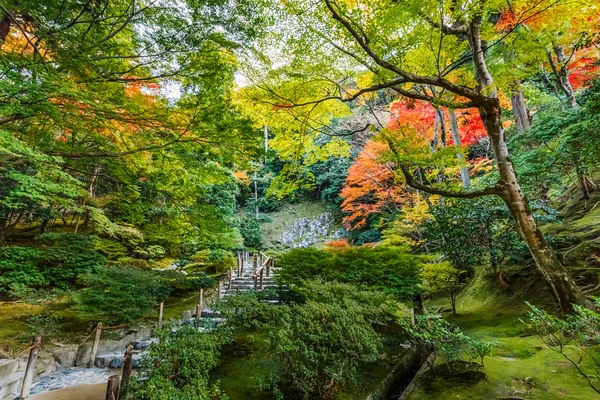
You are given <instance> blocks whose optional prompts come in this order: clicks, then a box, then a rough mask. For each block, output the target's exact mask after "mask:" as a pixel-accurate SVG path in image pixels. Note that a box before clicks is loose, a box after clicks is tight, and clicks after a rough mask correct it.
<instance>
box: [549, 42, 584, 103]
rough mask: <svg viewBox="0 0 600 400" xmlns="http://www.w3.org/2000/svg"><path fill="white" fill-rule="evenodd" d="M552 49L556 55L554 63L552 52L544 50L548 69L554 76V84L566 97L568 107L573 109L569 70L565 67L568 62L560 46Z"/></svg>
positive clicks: (573, 98) (573, 100) (573, 93)
mask: <svg viewBox="0 0 600 400" xmlns="http://www.w3.org/2000/svg"><path fill="white" fill-rule="evenodd" d="M552 49H553V50H554V54H556V61H555V60H554V57H553V56H552V52H551V51H550V50H549V49H546V55H547V56H548V62H549V63H550V68H552V73H553V74H554V79H555V80H556V84H557V86H558V88H559V89H560V90H561V91H562V92H563V93H564V95H565V96H566V97H567V103H568V104H569V106H571V107H573V108H574V107H577V101H576V100H575V92H574V91H573V87H572V86H571V82H569V69H568V67H567V63H568V62H569V60H568V58H567V56H566V55H565V51H564V49H563V47H562V46H561V45H559V44H554V45H553V46H552Z"/></svg>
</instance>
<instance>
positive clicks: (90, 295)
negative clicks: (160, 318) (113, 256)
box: [73, 267, 171, 324]
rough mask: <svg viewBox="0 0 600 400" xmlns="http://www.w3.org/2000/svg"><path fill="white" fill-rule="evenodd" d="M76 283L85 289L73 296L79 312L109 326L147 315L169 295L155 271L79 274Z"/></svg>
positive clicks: (108, 270)
mask: <svg viewBox="0 0 600 400" xmlns="http://www.w3.org/2000/svg"><path fill="white" fill-rule="evenodd" d="M79 283H80V284H81V285H83V286H86V288H85V289H83V290H81V291H79V292H76V293H74V294H73V300H74V302H75V303H76V305H77V309H78V310H79V312H80V313H81V314H82V315H83V316H86V317H87V316H89V315H94V316H96V317H97V319H98V320H101V321H103V322H106V323H109V324H121V323H127V322H131V321H134V320H136V319H139V318H140V317H143V316H145V315H148V314H150V313H151V312H152V309H153V308H154V307H155V306H156V305H157V304H158V302H159V301H162V300H164V299H166V298H167V297H168V296H169V294H170V292H171V287H170V286H169V285H168V284H167V283H165V281H164V280H163V279H161V275H160V273H158V272H154V271H136V270H130V269H121V268H117V267H104V268H101V269H99V270H98V271H97V273H86V274H83V275H82V276H80V278H79Z"/></svg>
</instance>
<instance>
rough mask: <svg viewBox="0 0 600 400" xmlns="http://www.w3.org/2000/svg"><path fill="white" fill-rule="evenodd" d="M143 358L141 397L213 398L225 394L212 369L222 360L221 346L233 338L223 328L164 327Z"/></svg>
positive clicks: (138, 395) (145, 399)
mask: <svg viewBox="0 0 600 400" xmlns="http://www.w3.org/2000/svg"><path fill="white" fill-rule="evenodd" d="M157 336H158V342H157V343H156V344H154V345H152V346H151V347H150V348H149V349H148V352H147V353H146V355H145V356H144V358H143V360H142V362H141V375H140V378H139V379H138V380H137V384H138V386H139V388H138V389H137V390H135V392H134V393H133V396H132V397H133V399H137V400H187V399H200V400H210V399H214V398H215V397H216V396H219V395H220V394H221V391H220V389H219V384H218V382H212V381H211V379H210V371H211V370H212V369H214V368H215V367H216V366H217V364H218V363H219V359H220V349H221V347H222V346H223V345H224V344H226V343H228V342H230V341H231V338H230V336H229V335H227V334H226V333H225V332H223V331H216V332H198V331H197V330H196V329H194V328H192V327H181V328H179V329H177V330H176V331H174V332H171V331H170V330H169V329H161V330H159V331H158V333H157Z"/></svg>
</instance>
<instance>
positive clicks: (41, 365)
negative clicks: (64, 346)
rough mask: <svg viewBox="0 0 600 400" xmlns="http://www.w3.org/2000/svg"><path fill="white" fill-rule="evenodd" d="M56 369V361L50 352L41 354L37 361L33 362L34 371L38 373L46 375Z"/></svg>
mask: <svg viewBox="0 0 600 400" xmlns="http://www.w3.org/2000/svg"><path fill="white" fill-rule="evenodd" d="M54 371H56V361H54V357H53V355H52V354H50V353H45V354H41V355H39V356H38V359H37V363H36V364H35V372H36V374H37V375H38V376H39V375H47V374H49V373H51V372H54Z"/></svg>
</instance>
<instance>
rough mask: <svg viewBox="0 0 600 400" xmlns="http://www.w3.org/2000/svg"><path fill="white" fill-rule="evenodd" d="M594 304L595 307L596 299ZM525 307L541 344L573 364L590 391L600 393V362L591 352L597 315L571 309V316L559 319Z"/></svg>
mask: <svg viewBox="0 0 600 400" xmlns="http://www.w3.org/2000/svg"><path fill="white" fill-rule="evenodd" d="M595 301H596V305H597V306H599V305H600V304H599V303H600V301H599V300H598V298H596V299H595ZM528 305H529V308H530V311H529V320H530V322H531V324H532V326H533V328H534V329H535V331H536V333H537V334H538V335H539V336H540V338H541V339H542V340H543V341H544V344H545V345H546V346H547V347H548V348H549V349H550V350H552V351H554V352H556V353H558V354H560V355H561V356H562V357H563V358H564V359H565V360H567V362H569V363H570V364H571V365H573V367H575V369H576V370H577V373H578V374H579V375H580V376H582V377H583V378H585V380H586V381H587V383H588V385H589V386H590V388H592V389H593V390H594V391H595V392H596V393H598V394H600V379H599V378H598V372H599V371H600V362H599V361H598V359H597V358H596V357H595V354H594V351H595V350H594V349H593V346H597V345H598V343H599V341H600V340H599V338H600V331H599V329H598V327H600V314H598V313H597V312H595V311H592V310H587V309H584V308H582V307H580V306H575V307H574V308H573V311H574V312H573V313H572V314H569V315H567V316H566V317H565V318H560V317H556V316H553V315H551V314H548V313H547V312H546V311H544V310H540V309H539V308H537V307H535V306H533V305H531V304H528ZM573 347H574V348H573Z"/></svg>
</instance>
